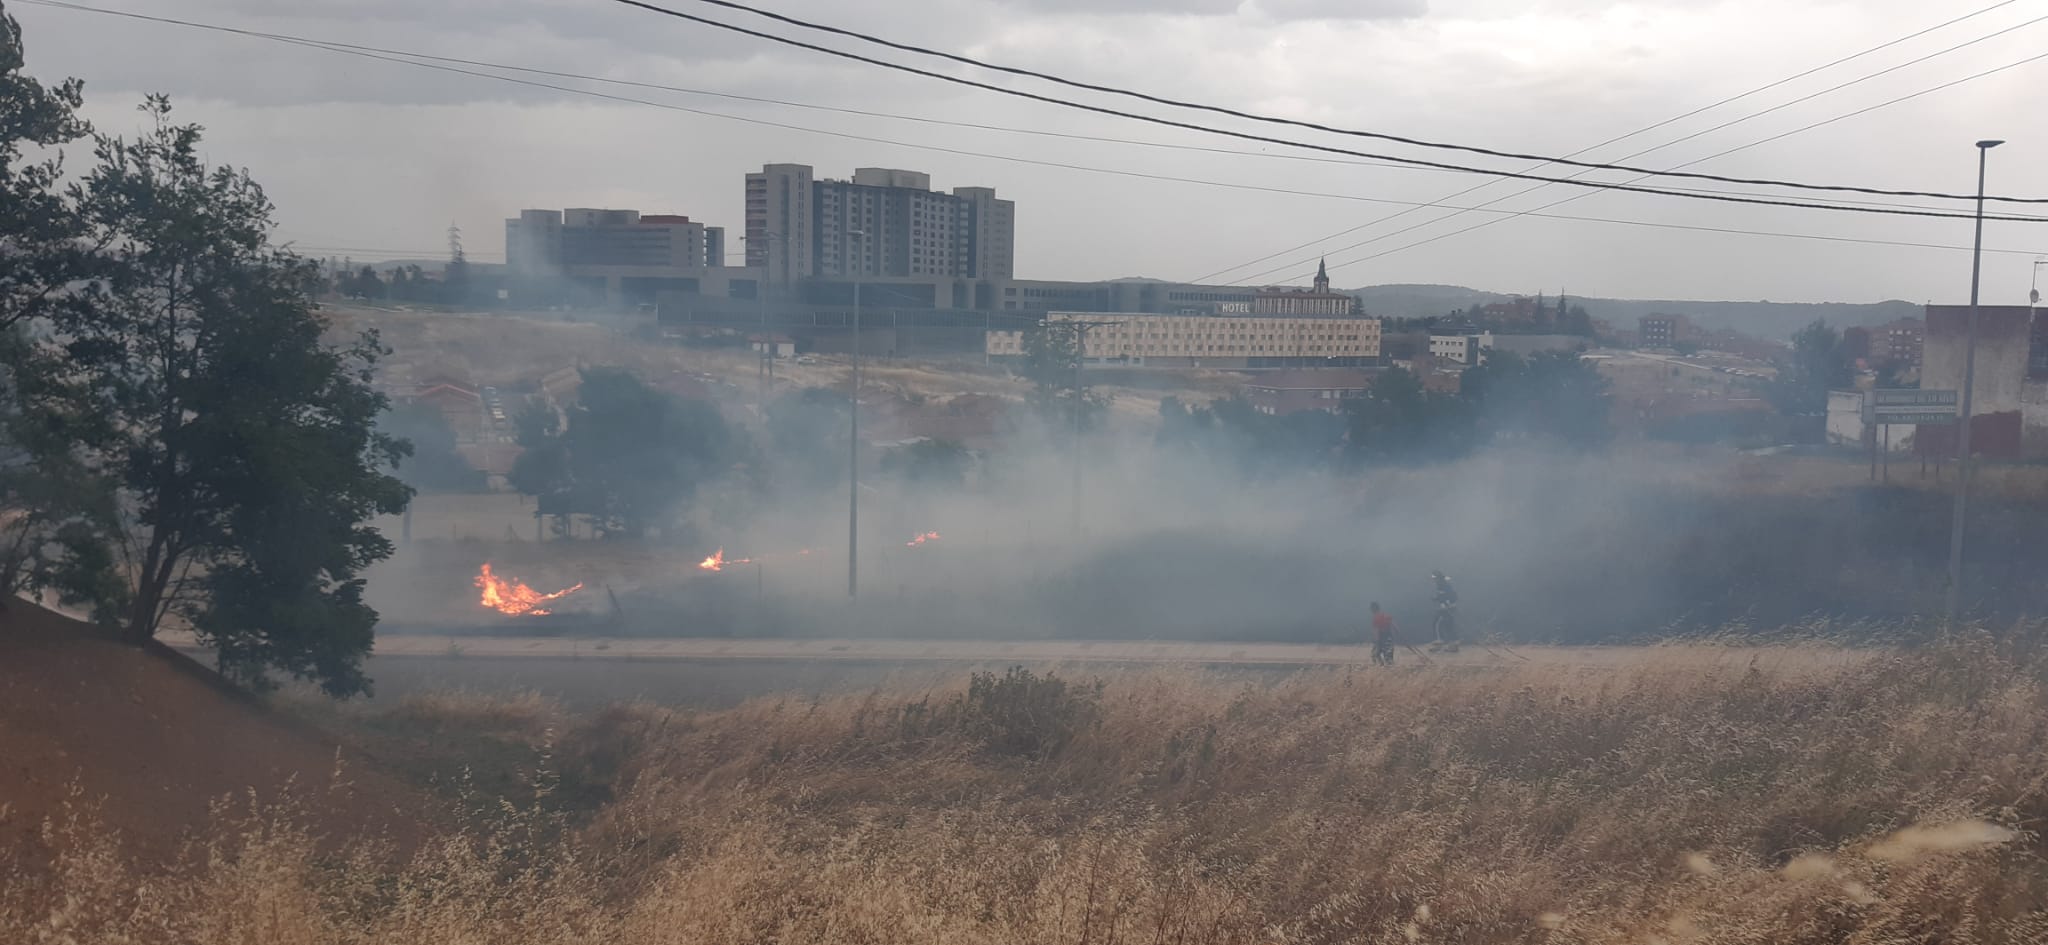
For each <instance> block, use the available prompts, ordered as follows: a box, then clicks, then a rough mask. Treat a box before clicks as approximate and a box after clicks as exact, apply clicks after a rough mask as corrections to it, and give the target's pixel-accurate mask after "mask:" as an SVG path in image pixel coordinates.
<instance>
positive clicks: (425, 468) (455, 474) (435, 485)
mask: <svg viewBox="0 0 2048 945" xmlns="http://www.w3.org/2000/svg"><path fill="white" fill-rule="evenodd" d="M377 429H378V431H379V432H381V433H383V434H384V435H386V436H389V437H392V438H394V439H400V440H404V441H406V442H408V443H411V444H412V456H411V457H409V458H408V459H406V460H405V461H404V462H401V463H400V464H399V465H398V477H399V478H400V479H401V480H404V482H405V484H406V485H408V486H411V487H412V488H413V489H414V490H416V491H419V492H480V491H482V490H483V487H484V473H483V470H480V469H478V468H476V467H475V466H472V465H470V464H469V460H467V459H464V458H462V454H461V453H460V452H458V451H457V450H456V448H455V428H454V427H451V426H449V425H448V417H447V415H445V414H443V413H442V412H441V411H439V410H437V409H435V408H434V407H433V406H432V405H431V404H417V403H416V404H407V405H405V406H403V407H395V408H393V409H391V410H390V411H389V412H387V413H385V414H384V415H383V416H382V417H380V418H378V420H377Z"/></svg>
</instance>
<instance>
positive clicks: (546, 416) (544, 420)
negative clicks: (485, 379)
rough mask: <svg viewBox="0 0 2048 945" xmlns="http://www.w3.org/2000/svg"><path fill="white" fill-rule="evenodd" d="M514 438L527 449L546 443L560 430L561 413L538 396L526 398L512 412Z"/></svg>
mask: <svg viewBox="0 0 2048 945" xmlns="http://www.w3.org/2000/svg"><path fill="white" fill-rule="evenodd" d="M512 429H513V431H514V434H513V436H514V438H515V439H516V440H517V441H518V443H519V445H520V446H524V447H527V448H528V449H533V448H537V447H540V446H544V445H546V444H547V441H548V438H549V437H552V436H554V435H555V434H557V433H560V432H561V430H562V415H561V414H559V413H556V412H555V408H554V406H553V405H552V404H549V403H548V402H546V401H545V400H542V399H540V398H538V397H536V398H533V399H531V400H528V401H527V402H526V404H525V405H524V406H522V407H520V408H519V409H518V410H517V411H514V412H513V414H512Z"/></svg>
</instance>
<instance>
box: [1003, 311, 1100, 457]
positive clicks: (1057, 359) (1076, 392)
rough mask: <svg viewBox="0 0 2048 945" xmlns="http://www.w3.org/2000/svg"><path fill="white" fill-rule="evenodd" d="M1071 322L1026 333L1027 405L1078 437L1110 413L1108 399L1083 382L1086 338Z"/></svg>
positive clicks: (1043, 325) (1053, 323) (1048, 324)
mask: <svg viewBox="0 0 2048 945" xmlns="http://www.w3.org/2000/svg"><path fill="white" fill-rule="evenodd" d="M1087 330H1088V329H1087V328H1086V327H1085V326H1082V325H1077V324H1074V323H1072V322H1056V321H1045V322H1040V323H1039V324H1038V325H1037V326H1036V327H1033V328H1031V329H1028V330H1026V331H1025V332H1024V363H1023V368H1024V377H1025V379H1026V380H1028V381H1030V382H1031V392H1030V393H1029V394H1027V395H1025V401H1026V402H1027V403H1029V404H1030V405H1031V407H1032V408H1033V409H1035V410H1037V411H1038V414H1039V416H1040V417H1041V418H1043V419H1044V420H1045V422H1046V423H1047V424H1050V425H1053V426H1057V427H1059V428H1060V429H1064V430H1070V431H1073V432H1075V433H1080V432H1084V431H1086V430H1088V429H1091V428H1093V427H1094V426H1095V424H1096V423H1097V422H1098V421H1099V420H1101V418H1102V415H1103V413H1104V412H1105V411H1107V410H1108V409H1109V398H1108V397H1106V396H1104V395H1102V394H1098V393H1096V392H1095V389H1094V388H1093V387H1092V386H1090V385H1088V384H1087V383H1085V382H1084V381H1083V380H1082V371H1081V360H1082V355H1083V353H1084V352H1083V345H1084V343H1083V335H1084V333H1085V332H1086V331H1087Z"/></svg>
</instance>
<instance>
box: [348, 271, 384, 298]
mask: <svg viewBox="0 0 2048 945" xmlns="http://www.w3.org/2000/svg"><path fill="white" fill-rule="evenodd" d="M350 288H352V289H353V290H354V291H352V292H350V293H349V295H350V296H351V297H353V298H358V299H381V298H383V297H384V296H385V294H386V293H385V290H384V280H383V279H380V278H378V277H377V270H376V269H374V268H372V267H370V266H364V267H363V268H362V269H361V270H359V271H358V272H357V273H356V278H355V283H354V284H353V285H352V286H351V287H350Z"/></svg>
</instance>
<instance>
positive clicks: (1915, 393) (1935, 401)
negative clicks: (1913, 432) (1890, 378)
mask: <svg viewBox="0 0 2048 945" xmlns="http://www.w3.org/2000/svg"><path fill="white" fill-rule="evenodd" d="M1863 409H1864V413H1865V414H1866V415H1867V416H1868V417H1869V420H1870V422H1872V423H1916V424H1937V423H1954V422H1956V392H1955V391H1952V390H1918V389H1914V388H1905V389H1897V390H1873V391H1870V392H1868V393H1866V394H1864V408H1863Z"/></svg>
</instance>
